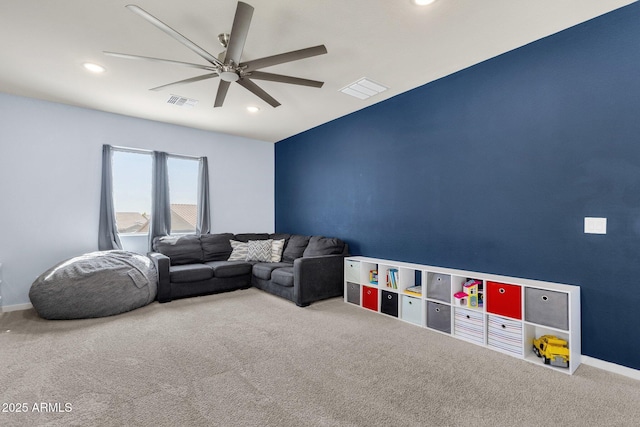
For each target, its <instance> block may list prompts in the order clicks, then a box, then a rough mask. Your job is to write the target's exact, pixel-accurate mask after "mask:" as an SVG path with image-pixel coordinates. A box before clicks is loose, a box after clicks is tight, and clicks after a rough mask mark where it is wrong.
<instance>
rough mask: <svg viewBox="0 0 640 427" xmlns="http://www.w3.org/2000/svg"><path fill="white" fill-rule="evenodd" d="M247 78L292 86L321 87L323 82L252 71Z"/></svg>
mask: <svg viewBox="0 0 640 427" xmlns="http://www.w3.org/2000/svg"><path fill="white" fill-rule="evenodd" d="M248 77H249V78H252V79H255V80H267V81H270V82H278V83H289V84H292V85H300V86H311V87H322V85H323V84H324V82H319V81H317V80H309V79H301V78H300V77H291V76H283V75H281V74H273V73H265V72H263V71H253V72H252V73H251V75H250V76H248Z"/></svg>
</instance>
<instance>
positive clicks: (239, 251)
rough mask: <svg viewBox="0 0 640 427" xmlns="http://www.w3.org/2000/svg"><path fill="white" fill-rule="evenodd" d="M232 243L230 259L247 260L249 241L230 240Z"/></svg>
mask: <svg viewBox="0 0 640 427" xmlns="http://www.w3.org/2000/svg"><path fill="white" fill-rule="evenodd" d="M229 243H231V249H232V251H231V255H229V261H246V260H247V251H248V249H249V248H248V245H249V244H248V243H245V242H238V241H237V240H229Z"/></svg>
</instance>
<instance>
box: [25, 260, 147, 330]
mask: <svg viewBox="0 0 640 427" xmlns="http://www.w3.org/2000/svg"><path fill="white" fill-rule="evenodd" d="M157 292H158V276H157V273H156V269H155V267H154V264H153V262H151V260H150V259H149V258H148V257H146V256H143V255H139V254H136V253H133V252H127V251H117V250H116V251H101V252H91V253H88V254H85V255H81V256H78V257H75V258H71V259H69V260H67V261H64V262H61V263H60V264H58V265H56V266H55V267H52V268H51V269H49V270H47V271H46V272H44V273H42V274H41V275H40V276H39V277H38V278H37V279H36V281H35V282H33V284H32V285H31V289H30V290H29V299H31V304H33V307H34V308H35V309H36V311H37V312H38V315H39V316H40V317H42V318H44V319H84V318H88V317H105V316H111V315H114V314H118V313H124V312H126V311H130V310H133V309H136V308H139V307H143V306H145V305H147V304H149V303H150V302H152V301H153V300H155V298H156V294H157Z"/></svg>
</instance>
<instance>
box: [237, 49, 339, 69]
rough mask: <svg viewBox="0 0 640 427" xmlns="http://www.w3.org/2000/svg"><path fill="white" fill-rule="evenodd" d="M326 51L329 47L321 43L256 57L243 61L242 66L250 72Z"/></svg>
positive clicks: (322, 53)
mask: <svg viewBox="0 0 640 427" xmlns="http://www.w3.org/2000/svg"><path fill="white" fill-rule="evenodd" d="M325 53H327V48H326V47H325V46H324V45H319V46H314V47H308V48H306V49H300V50H293V51H291V52H286V53H281V54H278V55H273V56H267V57H264V58H259V59H254V60H251V61H247V62H243V63H242V64H240V66H242V67H246V69H245V71H247V72H249V71H253V70H257V69H260V68H265V67H270V66H272V65H278V64H283V63H285V62H291V61H297V60H299V59H304V58H309V57H312V56H317V55H324V54H325Z"/></svg>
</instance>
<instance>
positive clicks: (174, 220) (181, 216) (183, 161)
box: [167, 156, 199, 234]
mask: <svg viewBox="0 0 640 427" xmlns="http://www.w3.org/2000/svg"><path fill="white" fill-rule="evenodd" d="M167 163H168V170H169V200H170V201H171V234H181V233H195V232H196V222H197V217H198V166H199V162H198V160H195V159H188V158H184V157H176V156H169V161H168V162H167Z"/></svg>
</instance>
